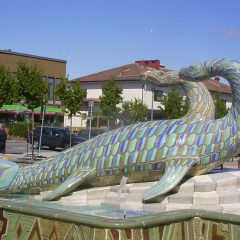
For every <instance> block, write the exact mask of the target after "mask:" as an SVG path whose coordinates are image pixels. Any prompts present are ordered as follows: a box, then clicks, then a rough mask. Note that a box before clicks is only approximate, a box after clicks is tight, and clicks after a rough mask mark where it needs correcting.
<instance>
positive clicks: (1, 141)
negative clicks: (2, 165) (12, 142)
mask: <svg viewBox="0 0 240 240" xmlns="http://www.w3.org/2000/svg"><path fill="white" fill-rule="evenodd" d="M6 141H7V133H6V130H5V128H4V127H3V125H2V124H1V123H0V153H5V150H6Z"/></svg>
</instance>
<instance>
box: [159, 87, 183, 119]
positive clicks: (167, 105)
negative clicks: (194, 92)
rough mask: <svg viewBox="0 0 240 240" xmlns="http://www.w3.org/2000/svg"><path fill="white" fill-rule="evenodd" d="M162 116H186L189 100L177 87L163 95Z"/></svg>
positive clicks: (170, 117) (172, 117)
mask: <svg viewBox="0 0 240 240" xmlns="http://www.w3.org/2000/svg"><path fill="white" fill-rule="evenodd" d="M161 104H162V106H159V108H160V116H161V118H162V119H177V118H180V117H182V116H184V115H185V114H186V113H187V110H188V101H187V100H185V99H184V97H183V96H182V95H180V94H179V93H178V92H177V91H176V90H175V89H173V90H172V91H171V92H169V93H168V94H167V95H166V96H163V99H162V101H161Z"/></svg>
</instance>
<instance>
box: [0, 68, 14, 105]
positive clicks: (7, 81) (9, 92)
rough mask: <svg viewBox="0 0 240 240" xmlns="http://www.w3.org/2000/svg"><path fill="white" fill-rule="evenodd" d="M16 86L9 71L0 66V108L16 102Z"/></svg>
mask: <svg viewBox="0 0 240 240" xmlns="http://www.w3.org/2000/svg"><path fill="white" fill-rule="evenodd" d="M18 100H19V99H18V85H17V81H16V78H14V77H13V76H12V75H11V74H10V72H9V70H8V69H7V68H6V67H4V66H0V108H1V107H2V106H3V105H4V104H13V103H15V102H18Z"/></svg>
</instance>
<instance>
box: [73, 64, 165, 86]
mask: <svg viewBox="0 0 240 240" xmlns="http://www.w3.org/2000/svg"><path fill="white" fill-rule="evenodd" d="M149 69H150V67H149V66H144V65H140V64H138V63H130V64H127V65H123V66H121V67H117V68H112V69H109V70H106V71H102V72H98V73H94V74H91V75H87V76H84V77H80V78H76V79H73V80H72V81H80V82H99V81H100V82H101V81H107V80H109V79H110V78H111V77H112V76H114V77H116V80H121V81H129V80H133V81H139V75H140V74H141V73H143V72H144V71H146V70H149ZM160 69H163V70H167V69H165V67H164V66H162V65H160Z"/></svg>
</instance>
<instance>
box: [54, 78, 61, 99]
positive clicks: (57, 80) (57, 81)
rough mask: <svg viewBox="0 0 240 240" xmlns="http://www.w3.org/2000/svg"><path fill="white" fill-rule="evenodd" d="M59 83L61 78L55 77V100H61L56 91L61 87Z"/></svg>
mask: <svg viewBox="0 0 240 240" xmlns="http://www.w3.org/2000/svg"><path fill="white" fill-rule="evenodd" d="M59 83H60V79H59V78H56V79H55V88H54V100H55V101H59V100H60V98H59V96H58V95H57V94H56V91H57V90H58V88H59Z"/></svg>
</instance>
